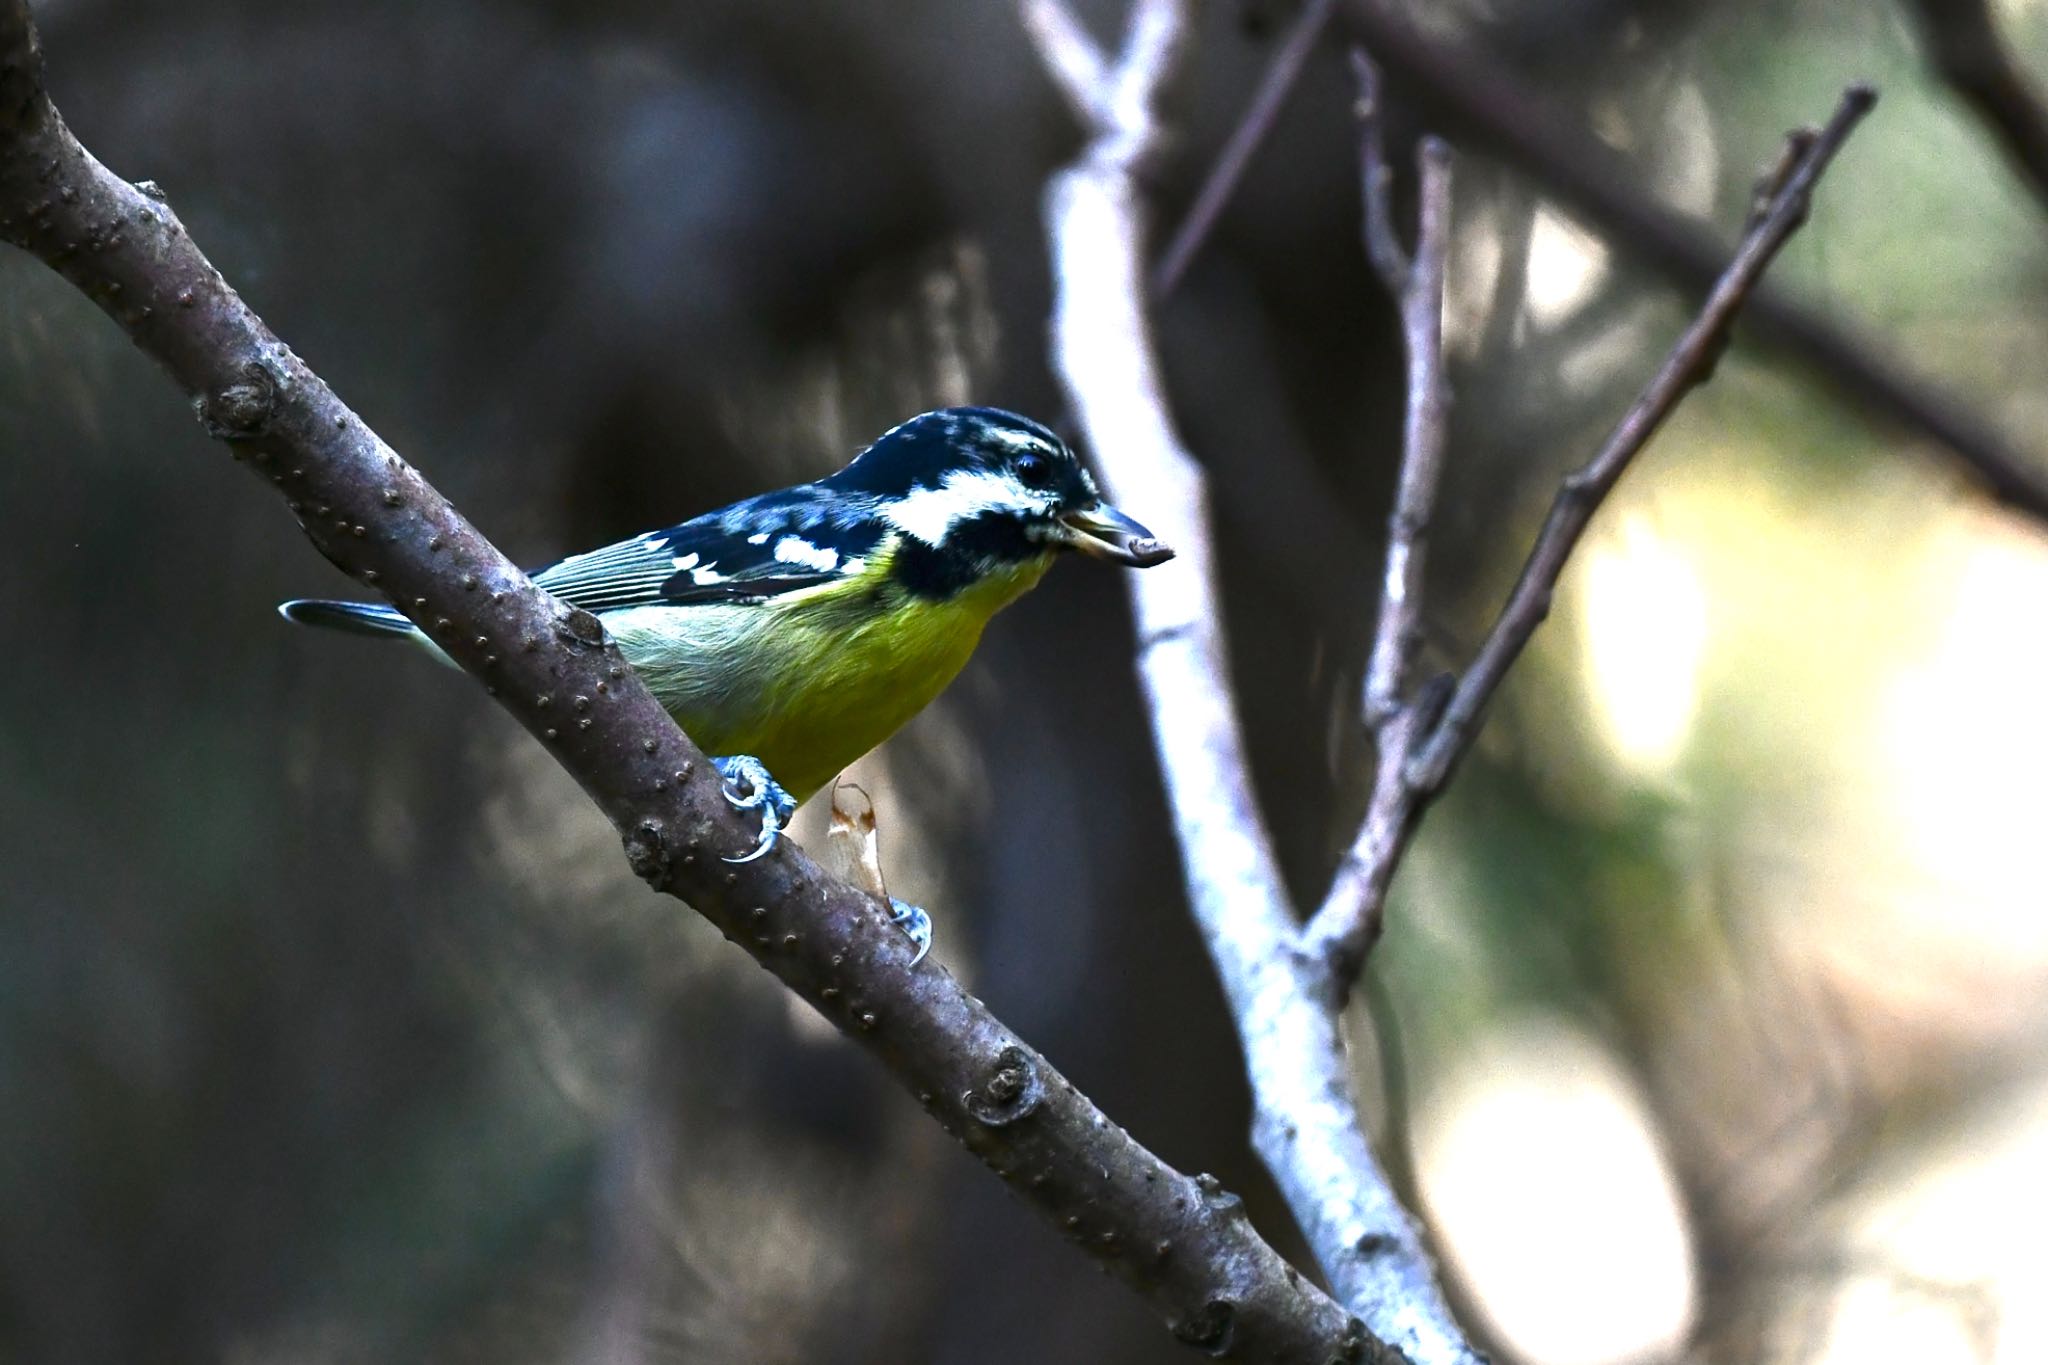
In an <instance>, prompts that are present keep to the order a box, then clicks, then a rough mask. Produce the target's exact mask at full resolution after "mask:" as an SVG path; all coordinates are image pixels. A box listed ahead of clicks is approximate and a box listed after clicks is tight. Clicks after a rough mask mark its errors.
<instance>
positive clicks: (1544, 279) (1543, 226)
mask: <svg viewBox="0 0 2048 1365" xmlns="http://www.w3.org/2000/svg"><path fill="white" fill-rule="evenodd" d="M1528 260H1529V269H1528V279H1529V284H1528V299H1529V319H1530V321H1532V322H1534V323H1535V324H1536V325H1537V326H1538V327H1550V326H1554V325H1555V324H1557V323H1560V322H1562V321H1564V320H1565V319H1566V318H1568V317H1570V316H1571V315H1572V314H1573V313H1574V312H1576V311H1578V309H1579V306H1580V305H1581V304H1583V303H1585V302H1586V300H1587V299H1589V298H1591V297H1592V296H1593V291H1594V290H1595V289H1598V288H1599V287H1600V281H1601V280H1602V279H1604V278H1605V277H1606V275H1607V248H1606V246H1605V245H1603V244H1602V243H1601V242H1600V240H1599V239H1598V238H1596V237H1594V236H1592V235H1591V234H1589V233H1588V232H1586V231H1585V230H1584V229H1583V228H1581V227H1580V226H1579V225H1578V224H1577V223H1574V222H1573V221H1572V220H1571V219H1569V218H1567V217H1565V216H1564V215H1563V214H1561V213H1559V212H1557V211H1556V210H1554V209H1549V208H1538V209H1537V210H1536V216H1535V218H1534V220H1533V221H1531V223H1530V225H1529V258H1528Z"/></svg>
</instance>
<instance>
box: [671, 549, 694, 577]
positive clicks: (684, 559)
mask: <svg viewBox="0 0 2048 1365" xmlns="http://www.w3.org/2000/svg"><path fill="white" fill-rule="evenodd" d="M675 566H676V572H677V573H681V572H683V571H684V570H685V569H694V568H696V567H697V552H696V551H695V550H692V551H691V552H690V553H688V554H686V555H677V556H676V558H675Z"/></svg>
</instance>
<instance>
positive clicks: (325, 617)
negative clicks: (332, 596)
mask: <svg viewBox="0 0 2048 1365" xmlns="http://www.w3.org/2000/svg"><path fill="white" fill-rule="evenodd" d="M277 614H278V615H279V616H282V617H283V618H284V619H285V620H287V621H296V622H298V623H299V624H300V625H302V626H324V627H326V628H327V629H329V630H345V631H348V632H350V633H351V634H355V635H385V636H392V635H411V634H412V633H413V628H412V622H410V621H408V620H406V619H405V617H404V616H403V615H401V614H400V613H399V611H398V610H397V609H396V608H395V607H387V606H382V605H380V604H377V603H372V602H327V601H322V600H320V599H318V598H300V599H299V600H297V601H294V602H285V603H283V604H281V605H280V606H279V607H278V609H277Z"/></svg>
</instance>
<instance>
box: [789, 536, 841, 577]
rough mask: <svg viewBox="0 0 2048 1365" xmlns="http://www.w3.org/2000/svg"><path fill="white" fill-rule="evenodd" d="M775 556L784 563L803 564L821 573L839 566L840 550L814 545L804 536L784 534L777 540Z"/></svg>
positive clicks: (828, 571)
mask: <svg viewBox="0 0 2048 1365" xmlns="http://www.w3.org/2000/svg"><path fill="white" fill-rule="evenodd" d="M775 557H776V558H777V559H778V560H780V561H782V562H783V563H784V564H801V565H802V566H803V567H805V568H806V569H816V570H818V571H819V572H820V573H830V572H831V571H832V570H834V569H836V568H838V567H839V551H837V550H831V549H827V548H826V547H825V546H823V545H813V544H811V542H809V541H808V540H805V539H804V538H803V537H802V536H784V537H783V538H782V539H780V540H778V541H776V542H775Z"/></svg>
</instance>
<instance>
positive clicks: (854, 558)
mask: <svg viewBox="0 0 2048 1365" xmlns="http://www.w3.org/2000/svg"><path fill="white" fill-rule="evenodd" d="M868 512H869V509H868V508H866V507H865V506H860V505H855V500H851V499H848V498H846V497H845V496H844V495H838V496H835V495H833V494H831V493H829V492H827V491H826V490H824V489H821V488H819V487H817V486H816V485H814V484H806V485H803V486H801V487H798V488H790V489H784V490H782V491H781V492H777V493H764V494H762V495H761V496H760V497H757V498H749V499H747V500H746V501H745V502H738V503H734V504H733V505H732V506H730V507H726V508H721V509H720V510H718V511H716V512H708V513H706V514H705V515H703V516H701V517H698V518H696V519H695V520H693V521H686V522H684V523H683V524H682V525H680V526H673V527H670V528H669V529H668V530H666V531H650V532H648V533H647V534H646V535H641V536H635V537H633V538H632V539H631V540H622V541H620V542H618V543H617V544H616V545H607V546H605V547H603V548H602V549H597V550H592V551H590V552H588V553H587V554H580V555H571V556H569V558H567V559H564V560H562V561H560V562H559V563H556V564H551V565H549V566H548V567H547V568H544V569H541V570H539V571H538V572H536V573H535V574H534V575H533V581H534V582H535V583H537V584H538V585H540V586H541V587H543V588H546V589H547V590H548V591H549V592H551V593H553V594H555V596H557V597H559V598H561V599H562V600H563V601H565V602H568V603H570V604H571V605H573V606H579V607H584V608H586V609H588V610H591V611H611V610H614V609H617V608H621V607H637V606H657V605H662V604H668V605H672V606H690V605H695V604H698V603H706V602H726V603H730V602H746V601H761V600H765V599H768V598H773V597H780V596H783V595H785V594H788V593H793V592H801V591H804V590H805V589H808V588H815V587H818V586H821V585H823V584H826V583H831V582H834V581H837V580H838V579H841V578H843V577H845V576H846V575H847V574H849V573H857V572H858V571H859V569H860V567H861V564H862V561H863V560H864V558H865V557H866V556H867V555H868V554H870V553H871V552H872V551H873V550H874V549H875V547H876V545H877V544H878V543H879V542H880V540H881V534H882V533H881V527H880V523H879V522H877V521H876V520H875V519H874V518H873V517H872V516H871V515H867V513H868Z"/></svg>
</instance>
